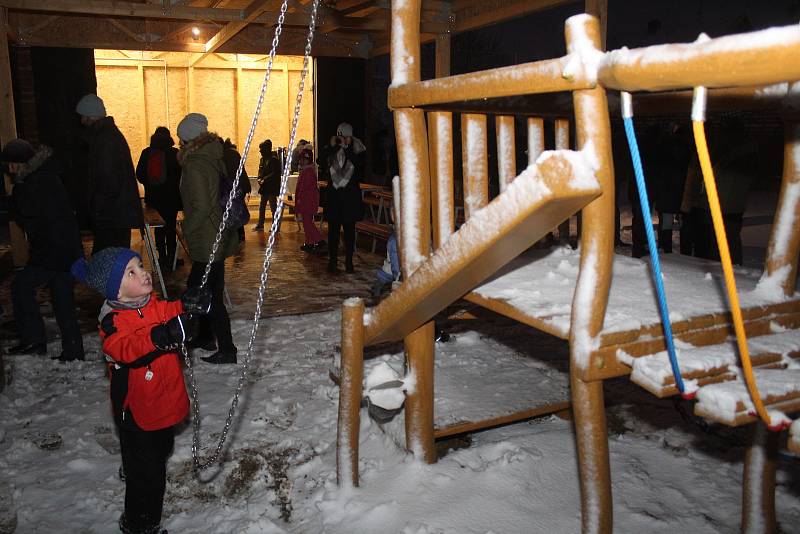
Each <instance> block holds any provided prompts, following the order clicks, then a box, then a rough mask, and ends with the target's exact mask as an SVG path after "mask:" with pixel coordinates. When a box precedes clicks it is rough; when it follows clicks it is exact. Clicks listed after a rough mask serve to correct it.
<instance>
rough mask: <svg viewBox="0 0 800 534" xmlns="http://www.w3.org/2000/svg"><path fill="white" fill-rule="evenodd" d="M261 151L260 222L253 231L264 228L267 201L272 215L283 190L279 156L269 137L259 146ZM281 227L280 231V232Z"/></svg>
mask: <svg viewBox="0 0 800 534" xmlns="http://www.w3.org/2000/svg"><path fill="white" fill-rule="evenodd" d="M258 149H259V151H260V152H261V161H260V162H259V163H258V194H259V195H261V202H260V203H259V204H258V222H257V223H256V225H255V226H253V231H254V232H258V231H261V230H263V229H264V217H265V216H266V211H267V202H269V210H270V212H272V217H273V218H275V211H276V210H277V209H278V195H279V194H280V192H281V164H280V162H279V161H278V156H277V155H276V154H275V153H274V152H273V151H272V141H271V140H269V139H267V140H266V141H264V142H263V143H261V144H260V145H259V147H258ZM280 230H281V229H280V227H278V231H279V232H280Z"/></svg>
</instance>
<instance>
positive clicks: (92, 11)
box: [0, 0, 308, 26]
mask: <svg viewBox="0 0 800 534" xmlns="http://www.w3.org/2000/svg"><path fill="white" fill-rule="evenodd" d="M0 6H4V7H7V8H8V9H9V10H14V11H39V12H45V13H61V14H65V13H74V14H82V15H104V16H109V17H138V18H151V19H177V20H197V21H201V20H208V21H215V22H241V21H242V20H244V19H245V17H246V15H245V12H244V10H242V9H226V8H207V7H192V6H174V7H172V8H170V9H168V10H167V11H164V9H163V8H162V7H161V6H160V5H158V4H140V3H136V2H124V1H120V2H117V1H114V2H108V1H106V0H42V1H40V2H36V3H35V4H34V3H32V2H30V1H29V0H0ZM277 16H278V13H277V12H271V13H261V14H260V16H258V17H256V18H255V19H254V20H252V21H251V22H267V23H272V22H274V21H275V20H276V19H277ZM307 23H308V18H307V16H306V15H305V14H303V13H297V14H293V13H287V14H286V24H287V25H290V26H303V25H305V24H307Z"/></svg>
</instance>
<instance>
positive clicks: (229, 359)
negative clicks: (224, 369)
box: [200, 351, 236, 364]
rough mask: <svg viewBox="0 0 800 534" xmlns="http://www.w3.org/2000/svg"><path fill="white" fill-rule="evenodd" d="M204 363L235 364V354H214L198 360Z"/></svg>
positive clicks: (220, 352) (221, 352)
mask: <svg viewBox="0 0 800 534" xmlns="http://www.w3.org/2000/svg"><path fill="white" fill-rule="evenodd" d="M200 359H201V360H203V361H204V362H207V363H214V364H225V363H236V352H223V351H219V352H215V353H214V354H212V355H211V356H206V357H203V358H200Z"/></svg>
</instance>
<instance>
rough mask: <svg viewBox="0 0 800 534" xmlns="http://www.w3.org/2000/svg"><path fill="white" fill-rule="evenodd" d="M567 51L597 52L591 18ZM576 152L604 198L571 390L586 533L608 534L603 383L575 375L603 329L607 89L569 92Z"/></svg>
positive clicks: (595, 216) (593, 226)
mask: <svg viewBox="0 0 800 534" xmlns="http://www.w3.org/2000/svg"><path fill="white" fill-rule="evenodd" d="M566 38H567V50H568V51H569V52H573V50H572V48H573V43H587V42H588V43H592V44H593V45H594V47H595V48H599V47H600V28H599V25H598V22H597V19H595V18H593V17H572V18H571V19H568V20H567V24H566ZM573 103H574V106H575V130H576V144H577V149H578V150H582V149H585V148H586V147H587V146H588V145H590V144H591V145H593V149H594V151H595V157H596V158H597V161H598V164H599V168H598V169H597V173H596V176H597V180H598V182H599V183H600V186H601V189H602V191H603V192H602V194H601V195H600V197H598V198H597V199H596V200H594V201H592V202H591V203H590V204H589V205H587V206H586V207H585V208H584V209H583V216H584V218H585V219H584V220H585V224H584V225H583V234H582V235H581V260H580V271H579V273H578V280H577V284H576V288H575V296H574V298H573V303H572V317H571V325H570V334H569V345H570V386H571V395H572V409H573V413H574V416H575V439H576V441H577V448H578V470H579V475H580V486H581V526H582V531H583V532H584V533H610V532H612V528H613V511H612V503H611V473H610V469H609V457H608V429H607V427H606V417H605V408H604V406H603V383H602V381H594V382H584V381H583V380H581V379H579V378H578V372H579V371H580V370H582V369H585V368H586V367H587V366H588V365H589V364H590V353H591V351H592V348H593V346H594V340H595V339H597V336H598V335H599V333H600V331H601V330H602V328H603V321H604V320H605V315H606V306H607V305H608V292H609V288H610V286H611V265H612V261H613V255H614V235H613V233H614V170H613V166H612V164H611V161H612V160H611V123H610V120H609V117H608V101H607V99H606V93H605V89H603V87H602V86H598V87H596V88H594V89H587V90H580V91H575V92H574V93H573Z"/></svg>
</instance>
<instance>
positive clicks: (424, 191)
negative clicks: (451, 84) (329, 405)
mask: <svg viewBox="0 0 800 534" xmlns="http://www.w3.org/2000/svg"><path fill="white" fill-rule="evenodd" d="M420 4H421V0H409V1H407V2H393V3H392V17H391V20H392V33H393V35H399V36H400V37H398V38H396V39H392V54H391V69H392V83H393V84H404V83H410V82H417V81H420V78H421V74H420V52H419V42H420V41H419V37H420V35H419V25H420ZM394 122H395V132H397V155H398V160H399V162H400V187H399V189H400V207H401V210H402V212H401V213H400V221H401V223H400V232H399V236H400V240H399V241H400V246H401V247H402V252H401V254H400V260H401V264H402V270H403V275H404V276H405V277H408V276H410V275H411V273H413V272H414V271H415V270H416V269H417V267H418V266H419V265H420V264H421V263H422V262H423V261H424V260H425V259H426V258H427V256H428V254H429V253H430V239H431V237H430V236H431V226H430V224H431V218H430V208H431V200H430V199H431V195H430V185H431V182H430V169H429V166H428V162H429V159H428V136H427V131H426V127H425V114H424V112H423V111H422V110H421V109H419V108H416V109H414V108H398V109H395V110H394ZM433 334H434V331H433V327H432V325H424V326H422V327H420V328H418V329H417V330H416V331H414V332H412V333H411V334H409V335H408V336H406V338H405V346H406V361H407V367H408V369H409V370H410V372H412V373H415V375H414V376H415V380H416V385H415V387H414V390H413V392H411V393H409V395H408V396H407V397H406V408H405V410H406V413H405V415H406V444H407V446H408V448H409V449H410V450H411V451H412V452H413V453H414V454H415V455H416V456H417V458H420V459H423V460H425V461H427V462H432V461H434V460H435V459H436V448H435V446H434V441H433V416H432V414H433Z"/></svg>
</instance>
